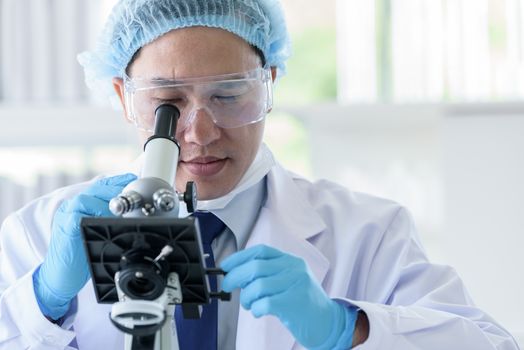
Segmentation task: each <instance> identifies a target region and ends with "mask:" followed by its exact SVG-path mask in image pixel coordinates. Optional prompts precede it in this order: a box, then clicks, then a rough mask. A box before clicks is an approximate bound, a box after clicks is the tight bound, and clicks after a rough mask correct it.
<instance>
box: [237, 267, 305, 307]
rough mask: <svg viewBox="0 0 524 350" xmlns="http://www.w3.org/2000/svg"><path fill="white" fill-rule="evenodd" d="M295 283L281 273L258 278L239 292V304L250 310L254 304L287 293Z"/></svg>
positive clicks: (290, 277) (287, 275) (286, 274)
mask: <svg viewBox="0 0 524 350" xmlns="http://www.w3.org/2000/svg"><path fill="white" fill-rule="evenodd" d="M294 283H295V282H294V280H293V278H292V276H290V274H289V273H286V272H283V273H279V274H276V275H273V276H269V277H263V278H259V279H257V280H255V281H253V282H251V283H250V284H248V285H247V286H246V287H245V288H244V289H243V290H242V291H241V292H240V304H241V305H242V306H243V307H244V309H246V310H250V309H251V306H252V305H253V303H254V302H256V301H258V300H260V299H262V298H266V297H271V296H275V295H277V294H280V293H285V292H286V291H289V289H290V287H291V285H293V284H294Z"/></svg>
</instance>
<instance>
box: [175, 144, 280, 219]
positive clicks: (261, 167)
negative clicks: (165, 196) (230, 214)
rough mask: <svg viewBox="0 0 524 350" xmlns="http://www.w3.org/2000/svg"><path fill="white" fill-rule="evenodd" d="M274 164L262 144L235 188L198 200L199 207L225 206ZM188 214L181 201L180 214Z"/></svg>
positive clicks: (270, 155)
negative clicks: (217, 196) (224, 193)
mask: <svg viewBox="0 0 524 350" xmlns="http://www.w3.org/2000/svg"><path fill="white" fill-rule="evenodd" d="M274 165H275V159H274V158H273V154H272V153H271V151H270V150H269V149H268V148H267V146H266V145H265V144H262V145H260V149H259V150H258V153H257V156H256V157H255V159H254V160H253V163H251V165H250V166H249V168H248V169H247V171H246V173H245V174H244V176H243V177H242V179H240V181H239V183H238V184H237V185H236V186H235V188H234V189H233V190H232V191H231V192H229V193H228V194H226V195H225V196H222V197H219V198H215V199H210V200H202V201H198V204H197V209H198V210H205V211H211V210H219V209H223V208H225V207H226V206H227V205H228V204H229V202H231V201H232V200H233V198H235V196H236V195H237V194H239V193H241V192H244V191H245V190H247V189H248V188H250V187H251V186H253V185H255V184H257V183H258V182H259V181H260V180H262V179H263V178H264V176H266V175H267V173H268V172H269V171H270V170H271V168H272V167H273V166H274ZM197 191H198V189H197ZM188 215H189V213H188V212H187V208H186V206H185V204H183V203H182V202H181V203H180V211H179V216H180V217H186V216H188Z"/></svg>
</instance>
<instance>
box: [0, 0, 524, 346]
mask: <svg viewBox="0 0 524 350" xmlns="http://www.w3.org/2000/svg"><path fill="white" fill-rule="evenodd" d="M114 2H115V1H114V0H90V1H84V0H0V121H1V123H2V124H1V125H0V220H2V219H3V218H4V217H5V216H6V215H8V214H9V213H10V212H12V211H13V210H16V209H18V208H20V207H21V206H23V205H24V204H25V203H27V202H28V201H30V200H31V199H33V198H35V197H37V196H40V195H42V194H44V193H47V192H50V191H51V190H53V189H55V188H58V187H61V186H64V185H66V184H69V183H73V182H78V181H81V180H84V179H88V178H90V177H92V176H94V175H96V174H99V173H106V172H113V171H118V169H122V168H125V167H126V166H127V165H128V164H129V163H130V162H132V161H133V159H134V158H135V157H136V156H137V155H138V154H139V153H140V151H141V146H140V145H138V143H137V140H136V138H135V135H134V130H133V127H132V126H130V125H128V124H126V122H125V121H124V119H123V117H122V114H121V112H119V111H114V110H112V109H111V108H110V107H109V105H108V103H106V101H98V100H96V99H94V98H93V97H92V95H90V93H89V91H88V90H87V88H86V87H85V85H84V82H83V73H82V70H81V69H80V66H79V65H78V63H77V61H76V55H77V54H78V53H79V52H81V51H83V50H86V49H89V48H91V47H93V45H94V42H95V39H96V35H97V33H98V31H99V30H100V28H101V26H102V24H103V22H104V20H105V18H106V16H107V14H108V13H109V11H110V9H111V7H112V5H113V4H114ZM283 3H284V6H285V8H286V11H287V20H288V23H289V28H290V31H291V33H292V38H293V56H292V58H291V60H290V61H289V67H288V74H287V76H285V77H284V78H282V79H281V80H280V81H278V83H277V86H276V90H275V104H276V106H275V110H274V111H273V112H272V113H271V115H270V116H269V117H268V119H267V133H266V142H267V143H268V144H269V146H270V147H271V148H272V149H273V151H274V152H275V154H276V155H277V157H278V159H279V160H280V161H281V162H282V163H284V164H285V165H286V166H287V167H288V168H290V169H292V170H294V171H296V172H299V173H301V174H304V175H305V176H307V177H308V178H310V179H311V180H315V179H318V178H328V179H331V180H334V181H337V182H339V183H342V184H343V185H345V186H346V187H348V188H350V189H352V190H355V191H364V192H369V193H372V194H375V195H378V196H383V197H387V198H391V199H394V200H396V201H398V202H400V203H401V204H403V205H405V206H407V207H408V208H409V209H410V210H411V212H412V213H413V215H414V217H415V220H416V222H417V226H418V228H419V232H420V235H421V238H422V241H423V242H424V244H425V247H426V249H427V252H428V255H429V257H430V258H431V259H432V260H433V261H435V262H437V263H441V264H449V265H452V266H454V267H455V268H456V269H457V271H458V273H459V274H460V276H461V277H462V278H463V279H464V281H465V283H466V285H467V286H468V288H469V291H470V293H471V295H472V296H473V299H474V300H475V302H476V303H477V304H478V305H479V306H480V307H482V308H483V309H485V310H486V311H487V312H488V313H490V314H491V315H492V316H494V317H495V318H496V319H497V320H498V321H499V322H501V323H502V324H503V325H504V326H505V327H506V328H508V329H509V330H510V331H511V332H512V333H513V334H514V335H515V337H516V338H517V339H518V340H519V341H520V344H521V346H524V254H522V249H523V247H524V228H523V224H522V218H524V205H523V198H524V184H523V181H524V137H523V134H524V103H523V101H524V0H374V1H361V0H338V1H337V0H323V1H313V0H283Z"/></svg>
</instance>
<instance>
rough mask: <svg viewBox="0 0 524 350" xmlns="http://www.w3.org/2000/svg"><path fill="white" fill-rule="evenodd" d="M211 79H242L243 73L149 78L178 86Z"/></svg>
mask: <svg viewBox="0 0 524 350" xmlns="http://www.w3.org/2000/svg"><path fill="white" fill-rule="evenodd" d="M212 77H224V79H223V80H236V79H244V78H245V72H239V73H231V74H219V75H212V76H203V77H192V78H182V79H169V78H165V77H160V76H155V77H152V78H149V80H163V81H169V82H170V83H173V84H180V83H185V82H187V81H199V80H204V79H206V78H212ZM217 81H220V80H217Z"/></svg>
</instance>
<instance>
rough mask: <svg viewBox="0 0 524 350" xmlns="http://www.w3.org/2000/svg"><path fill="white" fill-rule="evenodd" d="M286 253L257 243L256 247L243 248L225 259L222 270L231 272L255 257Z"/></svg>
mask: <svg viewBox="0 0 524 350" xmlns="http://www.w3.org/2000/svg"><path fill="white" fill-rule="evenodd" d="M282 255H285V254H284V253H283V252H281V251H280V250H278V249H275V248H271V247H268V246H266V245H262V244H261V245H256V246H254V247H251V248H248V249H245V250H241V251H239V252H237V253H235V254H233V255H231V256H229V257H228V258H226V259H224V261H222V263H221V264H220V267H221V268H222V270H224V271H226V272H229V271H231V270H232V269H234V268H235V267H237V266H239V265H242V264H245V263H246V262H248V261H249V260H253V259H274V258H278V257H280V256H282Z"/></svg>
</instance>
